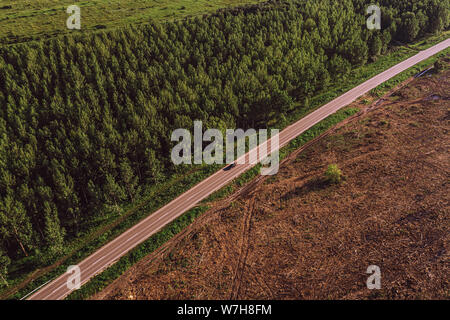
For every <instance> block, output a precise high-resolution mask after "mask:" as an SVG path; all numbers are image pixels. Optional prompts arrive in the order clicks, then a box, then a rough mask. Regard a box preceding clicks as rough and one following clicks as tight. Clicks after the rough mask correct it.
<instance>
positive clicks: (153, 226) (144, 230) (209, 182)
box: [28, 39, 450, 300]
mask: <svg viewBox="0 0 450 320" xmlns="http://www.w3.org/2000/svg"><path fill="white" fill-rule="evenodd" d="M449 45H450V39H447V40H445V41H443V42H441V43H439V44H437V45H435V46H433V47H431V48H429V49H427V50H424V51H421V52H419V53H418V54H416V55H415V56H413V57H411V58H409V59H407V60H405V61H403V62H401V63H399V64H397V65H395V66H393V67H392V68H390V69H388V70H386V71H384V72H382V73H380V74H378V75H377V76H375V77H373V78H371V79H369V80H367V81H366V82H364V83H362V84H360V85H359V86H357V87H355V88H353V89H352V90H350V91H348V92H346V93H345V94H343V95H341V96H339V97H338V98H336V99H334V100H333V101H331V102H329V103H327V104H326V105H324V106H322V107H320V108H319V109H317V110H315V111H314V112H312V113H310V114H308V115H307V116H305V117H304V118H302V119H301V120H299V121H297V122H296V123H294V124H292V125H290V126H289V127H287V128H286V129H284V130H283V131H281V132H280V134H279V148H281V147H283V146H285V145H286V144H287V143H289V141H291V140H292V139H294V138H296V137H297V136H298V135H300V134H301V133H303V132H305V131H306V130H308V129H309V128H311V127H312V126H314V125H315V124H316V123H318V122H320V121H321V120H323V119H325V118H326V117H328V116H329V115H331V114H333V113H335V112H336V111H338V110H339V109H341V108H343V107H345V106H347V105H348V104H350V103H351V102H353V101H354V100H356V99H357V98H358V97H360V96H361V95H363V94H365V93H367V92H369V91H370V90H371V89H373V88H375V87H377V86H378V85H380V84H381V83H383V82H385V81H386V80H389V79H390V78H392V77H394V76H395V75H397V74H399V73H401V72H402V71H404V70H406V69H408V68H410V67H412V66H414V65H415V64H417V63H419V62H421V61H423V60H425V59H427V58H429V57H431V56H432V55H434V54H436V53H438V52H439V51H441V50H444V49H445V48H447V47H448V46H449ZM270 140H271V139H269V140H268V141H270ZM266 143H267V142H266ZM269 145H270V144H269ZM269 149H270V148H269ZM251 152H256V150H252V151H250V153H251ZM247 156H248V154H247ZM252 166H253V165H252V164H249V163H248V161H247V162H246V164H237V165H236V166H235V167H234V168H232V169H230V170H228V171H224V170H220V171H218V172H216V173H214V174H213V175H211V176H210V177H208V178H207V179H205V180H203V181H202V182H200V183H199V184H197V185H196V186H194V187H193V188H192V189H190V190H188V191H186V192H185V193H183V194H182V195H180V196H179V197H178V198H176V199H174V200H173V201H171V202H170V203H169V204H167V205H166V206H164V207H162V208H161V209H159V210H157V211H156V212H154V213H153V214H151V215H150V216H149V217H147V218H145V219H144V220H142V221H141V222H139V223H138V224H137V225H135V226H134V227H132V228H130V229H129V230H127V231H125V232H124V233H122V234H121V235H120V236H118V237H117V238H115V239H114V240H112V241H111V242H109V243H108V244H106V245H104V246H103V247H101V248H100V249H99V250H97V251H96V252H95V253H93V254H92V255H90V256H89V257H87V258H86V259H84V260H83V261H82V262H80V263H79V264H78V266H79V267H80V270H81V284H84V283H86V282H87V281H89V279H91V278H92V277H94V276H95V275H97V274H99V273H100V272H102V271H103V270H105V269H106V268H108V267H109V266H111V265H112V264H114V263H115V262H117V261H118V260H119V259H120V257H122V256H123V255H125V254H126V253H127V252H128V251H130V250H131V249H133V248H134V247H136V246H137V245H138V244H140V243H142V242H143V241H145V240H146V239H148V238H149V237H150V236H151V235H153V234H155V233H156V232H158V231H159V230H161V229H162V228H163V227H164V226H165V225H167V224H168V223H170V222H171V221H173V220H174V219H176V218H177V217H179V216H180V215H182V214H183V213H184V212H186V211H187V210H189V209H191V208H192V207H194V206H195V205H196V204H198V203H199V202H200V201H201V200H203V199H205V198H206V197H208V196H209V195H211V194H212V193H213V192H215V191H217V190H219V189H220V188H222V187H223V186H225V185H227V184H229V183H230V182H231V181H232V180H233V179H235V178H237V177H238V176H239V175H241V174H242V173H243V172H245V171H247V170H248V169H250V168H251V167H252ZM68 277H69V275H68V274H63V275H61V276H60V277H58V278H56V279H55V280H53V281H51V282H50V283H48V284H47V285H45V286H44V287H43V288H41V289H39V290H37V291H36V292H34V293H33V294H32V295H30V296H29V297H28V299H30V300H58V299H64V298H65V297H66V296H67V295H69V294H70V293H71V290H70V289H68V287H67V280H68Z"/></svg>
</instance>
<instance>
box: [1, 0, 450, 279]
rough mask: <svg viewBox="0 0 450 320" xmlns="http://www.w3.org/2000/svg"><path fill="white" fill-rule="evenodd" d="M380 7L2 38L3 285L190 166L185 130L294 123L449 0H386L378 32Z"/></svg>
mask: <svg viewBox="0 0 450 320" xmlns="http://www.w3.org/2000/svg"><path fill="white" fill-rule="evenodd" d="M370 3H371V2H370V1H365V0H339V1H338V0H316V1H300V0H294V1H275V2H267V3H264V4H259V5H254V6H247V7H241V8H236V9H232V10H222V11H220V12H217V13H216V14H214V15H210V16H205V17H202V18H195V19H186V20H184V21H176V22H167V23H161V24H159V23H151V24H148V25H142V26H134V27H133V26H129V27H126V28H121V29H117V30H111V31H104V32H95V33H91V34H83V35H74V36H64V37H60V38H55V39H51V40H45V41H41V42H30V43H26V44H18V45H12V46H5V47H2V48H0V276H1V277H0V283H1V282H2V277H5V279H6V276H5V273H6V266H7V264H8V262H9V260H10V259H11V260H17V259H20V258H22V257H25V256H31V255H39V254H42V252H45V253H46V254H47V255H49V254H52V255H54V256H55V257H56V256H57V255H58V254H59V253H61V252H62V251H63V250H64V244H65V242H66V241H68V240H70V239H72V238H73V237H75V236H76V235H77V233H78V232H80V228H81V227H82V225H83V223H85V222H86V221H89V219H90V218H91V217H92V216H94V215H97V214H102V213H104V212H105V211H107V210H114V208H115V207H116V206H117V205H118V204H120V203H122V202H129V201H133V200H134V198H135V197H136V196H137V194H139V187H140V186H142V185H145V184H157V183H159V182H161V181H165V180H166V179H168V178H169V177H170V176H172V175H173V174H174V173H177V172H180V171H182V170H186V168H185V167H177V166H174V165H173V164H172V163H171V161H170V150H171V147H172V146H173V143H172V142H171V141H170V136H171V133H172V131H173V130H174V129H176V128H192V127H193V121H194V120H197V119H198V120H202V121H203V123H204V127H210V128H235V127H242V128H248V127H254V128H258V127H266V126H267V125H268V124H269V125H277V124H278V125H279V126H283V125H285V124H286V123H285V121H286V120H285V115H286V114H287V113H288V112H289V111H290V110H291V109H292V108H293V102H294V101H296V102H299V103H300V104H301V105H303V106H305V107H306V106H307V105H308V100H309V97H311V96H312V95H313V94H314V93H316V92H318V91H319V90H321V89H323V88H324V87H327V85H329V84H330V83H332V82H335V81H344V80H345V77H346V75H347V74H348V73H349V71H350V70H351V69H352V68H354V67H356V66H359V65H362V64H365V63H367V62H369V61H370V60H373V59H376V57H377V56H378V55H380V54H383V53H384V52H386V50H388V49H389V46H390V44H391V43H392V42H393V41H400V42H402V43H407V42H410V41H413V40H414V39H416V38H418V37H420V36H422V35H424V34H426V33H434V32H439V31H441V30H443V29H446V28H448V26H449V0H445V1H442V0H419V1H412V0H397V1H395V0H382V1H379V2H378V3H380V5H381V8H382V29H381V30H368V29H367V28H366V24H365V23H366V19H367V17H368V15H366V12H365V10H366V7H367V6H368V4H370ZM105 208H106V210H105ZM43 263H45V262H43ZM4 266H5V267H4ZM2 270H3V271H2ZM0 286H1V284H0Z"/></svg>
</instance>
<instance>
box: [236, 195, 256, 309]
mask: <svg viewBox="0 0 450 320" xmlns="http://www.w3.org/2000/svg"><path fill="white" fill-rule="evenodd" d="M254 208H255V198H254V197H251V198H250V201H249V204H248V207H247V209H246V210H245V215H244V222H243V224H242V243H241V249H240V253H239V259H238V262H237V264H236V271H235V273H234V276H233V284H232V286H231V294H230V300H236V299H237V298H238V296H239V290H240V288H241V283H242V277H243V275H244V270H245V265H246V262H247V257H248V253H249V250H250V245H249V240H250V231H251V227H252V216H253V211H254Z"/></svg>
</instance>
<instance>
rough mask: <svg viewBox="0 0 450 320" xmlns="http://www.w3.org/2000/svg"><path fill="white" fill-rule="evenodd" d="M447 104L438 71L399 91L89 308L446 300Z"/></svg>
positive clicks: (446, 81) (219, 209) (201, 221)
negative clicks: (125, 303) (143, 302)
mask: <svg viewBox="0 0 450 320" xmlns="http://www.w3.org/2000/svg"><path fill="white" fill-rule="evenodd" d="M449 92H450V71H446V72H445V73H441V74H438V75H435V76H433V77H424V78H420V79H417V80H413V81H410V82H409V84H408V85H407V86H405V87H403V88H401V89H399V90H398V91H395V92H394V93H393V95H391V96H389V97H387V98H386V99H383V100H381V101H380V102H379V103H378V104H375V103H374V104H372V106H371V107H370V108H369V110H366V112H365V113H364V114H362V115H359V116H358V117H355V118H353V119H352V121H348V122H347V123H346V124H345V125H341V126H340V127H339V128H337V129H336V130H334V131H333V132H332V133H331V134H329V135H327V136H324V137H323V138H321V139H319V140H318V141H316V142H315V143H314V144H312V145H311V146H309V147H308V148H303V149H302V152H300V151H298V152H295V153H294V154H292V155H291V156H290V157H289V158H288V159H287V160H286V161H285V162H284V163H283V165H282V166H281V168H280V172H279V173H278V175H276V176H274V177H269V178H259V179H257V180H255V181H254V182H253V183H251V184H250V186H251V188H249V187H247V188H245V187H244V191H245V192H241V193H240V194H239V195H238V196H236V195H234V196H231V197H230V198H228V199H226V200H223V201H220V202H218V203H216V204H215V205H214V207H213V208H212V209H211V210H209V211H208V212H207V213H205V214H204V215H202V216H201V217H200V218H198V219H197V220H196V221H195V222H194V223H193V224H192V225H191V226H190V227H188V228H187V229H186V230H185V231H184V232H183V233H182V234H180V235H178V236H177V237H175V238H174V239H172V240H171V241H169V242H168V243H167V244H166V245H164V246H163V247H162V248H161V249H160V250H158V251H157V252H155V253H153V254H151V255H149V256H148V257H146V258H145V259H143V260H142V261H141V262H139V263H138V264H136V265H135V266H133V267H132V268H131V269H130V270H129V271H128V272H126V274H124V275H123V276H122V277H121V278H119V279H118V280H116V281H115V282H114V283H113V284H112V285H110V286H109V287H108V288H106V289H105V290H104V291H102V292H101V293H100V294H98V295H97V296H95V297H94V299H449V298H450V290H449V266H450V264H449V262H450V261H449V240H450V233H449V228H450V223H449V222H450V219H449V210H448V209H449V181H450V179H449V178H450V175H449V167H450V166H449V164H450V163H449V162H450V161H449V160H450V158H449V141H450V140H449V120H450V102H449V101H450V100H449V95H448V93H449ZM433 94H436V95H439V96H440V98H439V99H433V98H432V95H433ZM360 101H361V100H360ZM331 163H336V164H338V166H339V168H340V169H341V170H342V172H343V174H344V178H345V179H344V181H343V182H342V183H341V184H339V185H330V184H328V183H327V182H326V181H325V179H324V171H325V170H326V168H327V166H328V165H329V164H331ZM373 264H374V265H378V266H379V267H380V269H381V277H382V278H381V289H380V290H369V289H367V287H366V280H367V278H368V276H369V275H368V274H366V270H367V267H368V266H369V265H373Z"/></svg>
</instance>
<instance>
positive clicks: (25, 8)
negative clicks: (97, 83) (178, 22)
mask: <svg viewBox="0 0 450 320" xmlns="http://www.w3.org/2000/svg"><path fill="white" fill-rule="evenodd" d="M259 2H263V0H93V1H74V0H14V1H12V0H0V43H4V44H5V43H16V42H23V41H28V40H33V39H40V38H45V37H52V36H55V35H59V34H66V33H69V32H79V31H78V30H68V29H67V27H66V20H67V18H68V17H69V14H67V13H66V9H67V7H68V6H70V5H73V4H75V5H77V6H79V7H80V8H81V32H85V31H88V30H95V29H98V28H105V27H106V28H113V27H117V26H120V25H126V24H130V23H133V24H136V23H137V24H139V23H146V22H148V21H149V20H151V19H153V20H157V21H163V20H174V19H181V18H185V17H193V16H197V15H202V14H206V13H211V12H214V11H216V10H217V9H219V8H227V7H231V6H237V5H244V4H254V3H259Z"/></svg>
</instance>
